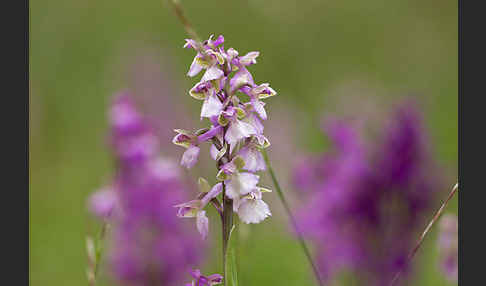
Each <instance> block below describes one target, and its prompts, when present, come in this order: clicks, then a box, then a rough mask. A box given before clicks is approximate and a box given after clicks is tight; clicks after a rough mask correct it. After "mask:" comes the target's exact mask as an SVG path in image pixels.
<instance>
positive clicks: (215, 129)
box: [197, 125, 223, 154]
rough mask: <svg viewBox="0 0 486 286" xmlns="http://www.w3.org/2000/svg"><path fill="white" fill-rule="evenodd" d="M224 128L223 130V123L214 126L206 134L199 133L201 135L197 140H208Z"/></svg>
mask: <svg viewBox="0 0 486 286" xmlns="http://www.w3.org/2000/svg"><path fill="white" fill-rule="evenodd" d="M222 130H223V126H221V125H218V126H216V127H214V126H213V127H212V128H211V129H209V130H208V131H207V132H205V133H204V134H201V135H199V137H197V140H198V142H205V141H208V140H210V139H211V138H213V137H214V136H216V135H218V134H220V133H221V131H222ZM216 154H217V153H216Z"/></svg>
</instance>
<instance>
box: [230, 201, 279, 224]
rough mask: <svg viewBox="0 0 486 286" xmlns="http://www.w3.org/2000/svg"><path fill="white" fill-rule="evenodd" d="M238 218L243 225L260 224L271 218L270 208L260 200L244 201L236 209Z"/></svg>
mask: <svg viewBox="0 0 486 286" xmlns="http://www.w3.org/2000/svg"><path fill="white" fill-rule="evenodd" d="M237 213H238V217H239V218H240V219H241V220H242V221H243V222H244V223H247V224H249V223H260V222H262V221H263V220H264V219H265V218H267V217H268V216H271V215H272V213H271V212H270V208H269V207H268V205H267V204H266V203H265V202H264V201H263V200H261V199H245V201H244V202H242V203H241V204H240V206H239V208H238V211H237Z"/></svg>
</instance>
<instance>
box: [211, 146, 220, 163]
mask: <svg viewBox="0 0 486 286" xmlns="http://www.w3.org/2000/svg"><path fill="white" fill-rule="evenodd" d="M218 153H219V150H218V148H216V146H214V144H211V147H210V148H209V155H211V158H213V160H216V156H218Z"/></svg>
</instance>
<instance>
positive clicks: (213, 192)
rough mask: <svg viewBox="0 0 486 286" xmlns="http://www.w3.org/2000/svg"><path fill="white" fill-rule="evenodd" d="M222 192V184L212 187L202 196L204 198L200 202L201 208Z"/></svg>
mask: <svg viewBox="0 0 486 286" xmlns="http://www.w3.org/2000/svg"><path fill="white" fill-rule="evenodd" d="M222 191H223V184H222V183H217V184H216V185H214V187H213V188H212V189H211V190H210V191H209V192H208V193H207V194H206V195H205V196H204V198H203V199H202V200H201V201H202V203H203V206H205V205H207V204H208V203H209V201H211V200H212V199H214V198H215V197H217V196H218V195H219V194H220V193H221V192H222Z"/></svg>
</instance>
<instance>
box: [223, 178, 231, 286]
mask: <svg viewBox="0 0 486 286" xmlns="http://www.w3.org/2000/svg"><path fill="white" fill-rule="evenodd" d="M225 192H226V186H225V184H224V183H223V222H222V229H223V279H224V286H227V285H228V282H227V281H228V279H229V277H228V269H227V266H226V264H227V263H226V257H227V252H228V241H229V236H230V232H231V228H232V227H233V201H232V200H231V199H228V198H226V196H225Z"/></svg>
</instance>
